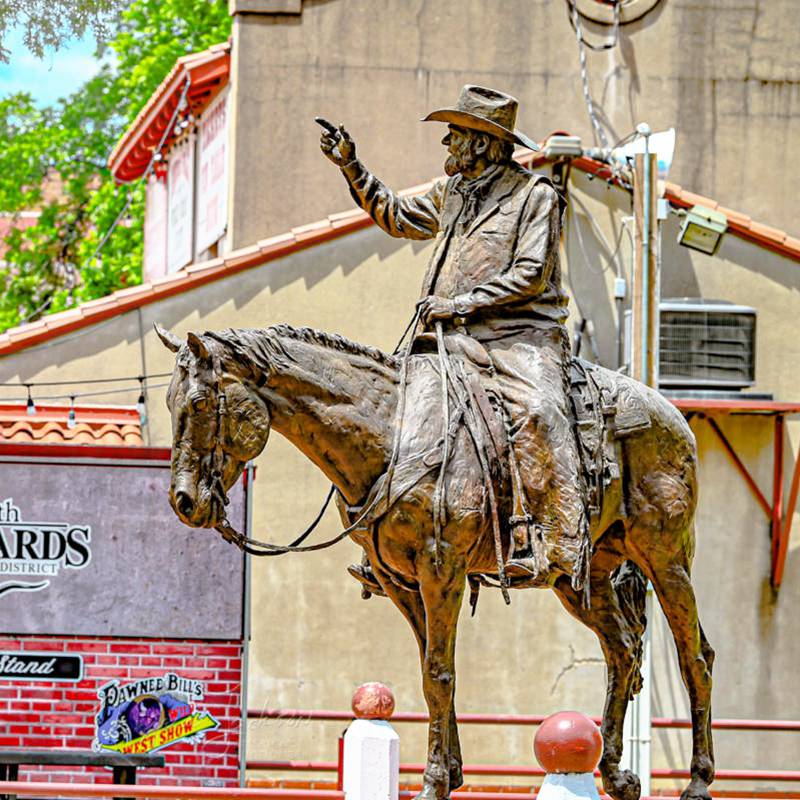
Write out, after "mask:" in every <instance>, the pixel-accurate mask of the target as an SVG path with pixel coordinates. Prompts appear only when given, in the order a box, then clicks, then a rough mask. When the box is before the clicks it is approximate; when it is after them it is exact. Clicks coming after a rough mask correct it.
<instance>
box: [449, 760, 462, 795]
mask: <svg viewBox="0 0 800 800" xmlns="http://www.w3.org/2000/svg"><path fill="white" fill-rule="evenodd" d="M463 785H464V772H463V771H462V769H461V764H460V763H459V762H458V761H451V762H450V791H451V792H452V791H454V790H455V789H458V788H459V787H461V786H463Z"/></svg>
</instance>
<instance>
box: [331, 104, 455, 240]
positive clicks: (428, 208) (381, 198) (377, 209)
mask: <svg viewBox="0 0 800 800" xmlns="http://www.w3.org/2000/svg"><path fill="white" fill-rule="evenodd" d="M316 121H317V123H319V124H320V125H321V126H322V127H323V128H324V131H323V133H322V136H321V137H320V149H321V150H322V152H323V153H324V154H325V155H326V156H327V158H328V159H330V161H332V162H333V163H334V164H336V166H338V167H339V168H340V169H341V171H342V174H343V175H344V177H345V180H346V181H347V183H348V185H349V186H350V194H351V195H352V197H353V199H354V200H355V201H356V203H358V205H359V206H361V208H363V209H364V211H366V212H367V213H368V214H369V215H370V216H371V217H372V219H374V220H375V222H376V224H378V225H379V226H380V227H381V228H383V230H385V231H386V232H387V233H388V234H390V235H391V236H397V237H400V238H403V239H431V238H433V237H434V236H436V234H437V233H438V232H439V218H440V212H441V208H442V195H443V191H444V182H442V181H440V182H437V183H436V184H434V186H433V188H432V189H431V190H430V191H428V192H426V193H425V194H423V195H416V196H412V197H399V196H398V195H397V194H395V193H394V192H393V191H392V190H391V189H390V188H389V187H388V186H386V185H385V184H383V183H382V182H381V181H380V180H378V179H377V178H376V177H375V176H374V175H373V174H372V173H371V172H370V171H369V170H368V169H367V168H366V167H365V166H364V165H363V164H362V163H361V162H360V161H359V160H358V159H357V158H356V146H355V143H354V142H353V140H352V139H351V138H350V134H349V133H348V132H347V131H346V130H345V128H344V126H342V125H340V126H339V127H338V128H336V127H335V126H334V125H332V124H331V123H330V122H328V121H327V120H324V119H322V118H321V117H317V118H316Z"/></svg>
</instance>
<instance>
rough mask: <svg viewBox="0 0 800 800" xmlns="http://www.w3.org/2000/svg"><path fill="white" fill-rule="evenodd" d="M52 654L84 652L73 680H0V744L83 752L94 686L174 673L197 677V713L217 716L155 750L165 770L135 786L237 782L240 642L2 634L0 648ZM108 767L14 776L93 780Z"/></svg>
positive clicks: (147, 772) (141, 777)
mask: <svg viewBox="0 0 800 800" xmlns="http://www.w3.org/2000/svg"><path fill="white" fill-rule="evenodd" d="M9 650H11V651H13V650H22V651H28V652H54V653H56V652H57V653H65V654H70V655H81V656H82V657H83V678H82V680H81V681H80V682H78V683H60V682H58V683H57V682H52V681H27V680H24V679H23V680H13V681H11V680H0V748H8V747H23V748H28V747H46V748H58V749H64V748H76V749H79V750H87V749H90V748H91V746H92V740H93V738H94V736H95V715H96V714H97V712H98V711H99V708H100V700H99V699H98V697H97V691H98V689H99V688H100V687H101V686H102V685H103V684H105V683H108V681H110V680H113V679H117V680H119V681H120V683H121V684H123V685H124V684H126V683H129V682H130V681H133V680H136V679H138V678H149V677H157V676H162V675H164V674H165V673H167V672H174V673H177V674H178V675H181V676H183V677H186V678H191V679H193V680H200V681H202V682H203V683H204V685H205V698H204V700H202V701H200V702H199V703H198V709H199V710H207V711H208V712H209V713H210V714H211V715H212V716H213V717H214V718H215V719H217V720H219V723H220V725H219V727H218V728H217V729H216V730H211V731H207V732H206V734H205V740H204V741H203V742H201V743H199V744H188V743H186V742H178V743H176V744H173V745H171V746H169V747H167V748H165V749H163V750H161V751H160V753H161V754H163V755H164V758H165V761H166V767H165V768H164V769H142V770H140V771H139V773H138V781H139V782H140V783H148V784H150V783H156V784H178V783H180V784H182V785H191V784H195V785H212V786H235V785H238V782H239V744H240V740H241V739H240V734H241V680H242V645H241V643H240V642H235V641H234V642H201V641H171V640H165V641H159V640H153V639H116V638H113V639H112V638H103V639H98V638H90V637H77V636H68V637H60V636H59V637H56V636H19V637H6V638H0V651H9ZM104 775H107V776H108V781H109V782H110V781H111V772H110V770H105V769H103V768H97V769H86V770H82V769H78V768H73V767H69V768H68V767H63V768H58V769H48V770H45V769H42V768H39V769H35V768H27V767H21V768H20V779H22V780H27V779H29V778H30V779H33V780H50V781H71V782H79V781H91V782H96V781H97V779H98V778H100V779H101V780H102V778H103V776H104Z"/></svg>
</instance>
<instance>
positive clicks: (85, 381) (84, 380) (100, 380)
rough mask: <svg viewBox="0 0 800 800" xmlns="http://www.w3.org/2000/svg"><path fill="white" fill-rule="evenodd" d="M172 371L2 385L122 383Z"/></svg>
mask: <svg viewBox="0 0 800 800" xmlns="http://www.w3.org/2000/svg"><path fill="white" fill-rule="evenodd" d="M170 375H172V373H171V372H157V373H155V374H153V375H124V376H122V377H119V378H76V379H74V380H71V381H6V382H5V383H0V386H82V385H83V384H94V383H122V382H123V381H141V380H143V379H144V380H151V379H152V378H168V377H169V376H170Z"/></svg>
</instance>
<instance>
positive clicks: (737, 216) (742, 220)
mask: <svg viewBox="0 0 800 800" xmlns="http://www.w3.org/2000/svg"><path fill="white" fill-rule="evenodd" d="M717 211H721V212H722V213H723V214H724V215H725V216H726V217H727V218H728V223H729V224H732V225H740V226H741V227H743V228H749V227H750V222H751V221H752V220H751V219H750V217H748V216H747V214H742V213H741V212H740V211H734V210H733V209H731V208H725V206H717Z"/></svg>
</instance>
